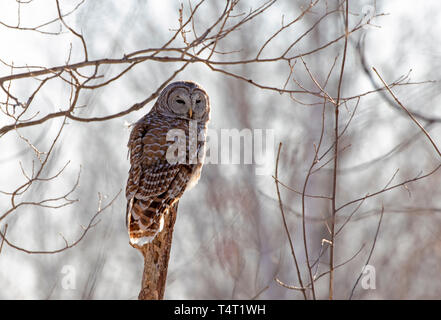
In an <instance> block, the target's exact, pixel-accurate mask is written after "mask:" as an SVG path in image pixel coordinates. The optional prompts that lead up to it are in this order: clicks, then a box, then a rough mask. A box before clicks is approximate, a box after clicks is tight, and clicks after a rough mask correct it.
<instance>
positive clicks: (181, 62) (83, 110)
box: [0, 0, 441, 299]
mask: <svg viewBox="0 0 441 320" xmlns="http://www.w3.org/2000/svg"><path fill="white" fill-rule="evenodd" d="M429 2H430V5H427V4H426V6H417V5H416V4H415V3H414V2H413V1H372V0H366V1H348V4H349V10H348V14H347V15H346V12H345V6H346V4H347V3H346V1H288V0H279V1H269V2H265V1H259V2H256V1H248V0H241V1H225V2H222V1H202V2H197V1H190V2H183V3H182V4H181V3H179V2H177V1H162V2H161V3H156V2H153V1H141V0H130V1H125V2H124V4H123V3H122V2H120V1H75V2H73V1H61V0H60V1H59V2H58V1H56V2H50V3H49V2H45V1H41V0H40V1H39V0H31V1H29V2H26V3H25V2H23V1H14V0H8V1H2V3H1V4H0V7H1V10H0V24H1V25H0V32H1V34H2V38H3V39H4V44H5V45H4V46H3V47H2V53H1V55H0V59H1V61H2V63H1V64H0V74H1V78H0V83H1V85H2V87H1V89H2V91H1V92H0V102H1V104H0V106H1V111H2V112H1V114H0V150H2V152H1V154H0V190H1V191H2V193H0V231H1V232H2V234H4V235H5V238H6V239H7V240H3V241H2V240H0V245H1V247H0V248H1V249H0V284H1V286H2V288H4V290H1V292H0V298H2V299H16V298H31V299H62V298H74V299H100V298H101V299H102V298H112V299H136V297H137V296H138V293H139V289H140V282H141V277H142V268H143V265H142V257H141V255H140V254H139V253H138V252H136V250H133V249H132V248H131V247H130V246H129V245H128V237H127V232H126V228H125V224H124V219H125V206H126V202H125V198H124V196H123V192H122V193H120V191H121V190H122V189H124V188H125V183H126V179H127V171H128V168H129V163H128V160H127V147H126V144H127V141H128V135H129V132H130V128H129V127H128V124H130V123H132V122H134V121H136V120H137V119H138V118H140V117H141V116H142V115H144V114H145V113H146V112H147V111H148V110H149V109H150V107H151V106H152V104H153V102H154V99H155V98H156V95H157V93H158V92H159V91H160V89H161V88H162V87H163V86H164V85H166V84H167V83H168V82H169V81H171V80H179V79H189V80H193V81H196V82H199V83H201V84H202V85H203V86H204V88H206V90H207V91H208V93H209V94H210V98H211V104H212V120H211V122H210V128H211V129H213V130H215V131H216V132H220V130H221V129H239V130H241V129H244V128H250V129H272V130H274V135H275V141H276V144H275V147H276V148H277V145H278V143H279V142H282V143H283V147H282V149H281V150H280V157H279V159H278V179H279V180H280V182H281V183H283V184H284V185H286V186H287V187H289V188H287V187H285V186H284V185H281V184H279V185H278V187H279V190H280V199H279V197H278V194H277V192H276V185H275V179H274V174H275V171H274V170H275V166H276V158H275V157H274V158H273V159H268V161H267V163H266V166H265V168H266V169H267V170H266V171H265V172H266V174H265V175H256V165H255V164H253V165H245V164H240V165H235V164H207V165H205V167H204V170H203V173H202V178H201V180H200V182H199V184H198V185H197V186H196V187H195V188H194V189H193V190H192V191H190V192H188V193H186V194H185V196H184V197H183V199H182V200H181V201H180V207H179V214H178V217H177V222H176V225H175V233H174V241H173V248H172V253H171V255H172V256H171V259H170V264H169V274H168V282H167V290H166V297H165V298H168V299H207V298H208V299H252V298H257V299H304V298H305V297H306V298H313V296H314V295H313V293H312V290H311V289H312V288H311V287H310V286H309V287H307V288H305V289H304V290H298V288H297V289H292V288H291V289H289V288H287V287H286V286H296V287H299V286H300V284H299V277H298V275H299V274H300V276H301V278H302V280H303V281H302V282H303V285H304V286H307V285H308V284H309V283H310V281H309V279H310V276H311V274H312V275H313V276H316V277H319V278H318V279H316V281H315V282H314V284H315V287H314V293H315V297H316V298H319V299H327V298H328V297H329V273H328V271H329V262H330V257H329V244H330V240H331V236H330V232H329V230H330V223H331V224H332V211H333V210H332V206H331V202H332V201H331V199H330V198H332V194H333V182H334V180H335V177H336V197H335V199H334V200H335V206H336V210H338V209H339V208H341V209H339V210H338V211H337V212H336V218H335V231H336V237H335V239H334V249H335V252H334V258H333V260H334V267H336V269H335V270H334V272H333V273H334V281H333V282H334V286H333V297H334V298H337V299H346V298H349V297H350V296H351V293H352V291H353V296H352V298H354V299H373V298H375V299H379V298H380V299H382V298H393V299H403V298H438V297H439V296H440V294H441V282H440V280H437V279H438V277H437V271H438V269H439V267H438V261H439V260H440V258H441V257H440V255H441V251H440V250H439V248H440V246H439V242H440V239H439V235H438V234H439V232H438V230H439V228H440V218H439V213H440V212H441V206H440V203H439V199H441V197H440V196H439V195H438V193H439V192H440V190H438V189H439V188H438V186H439V185H440V183H439V182H440V172H439V171H438V170H436V169H438V168H439V165H440V157H439V156H438V155H437V153H436V152H435V151H434V148H433V146H432V145H431V143H430V142H429V141H428V139H427V137H426V136H425V135H424V134H423V133H422V131H421V130H420V129H419V128H418V127H417V126H416V125H415V123H414V122H413V121H412V120H411V119H410V118H409V116H408V115H407V114H406V113H405V112H402V110H401V108H400V107H399V106H398V105H397V103H396V102H395V101H394V100H393V98H392V96H391V95H390V94H389V92H388V91H387V90H385V88H384V86H383V84H382V83H381V81H380V79H379V78H378V77H377V75H375V73H374V72H373V71H372V69H371V68H372V67H373V66H374V67H375V68H376V69H377V70H379V73H380V75H381V77H382V78H383V79H385V81H386V82H387V83H388V84H389V86H390V87H391V88H392V90H393V92H394V93H395V94H396V95H397V96H398V97H399V99H400V101H401V102H402V103H403V105H405V106H406V107H407V108H408V109H410V110H411V112H412V113H413V115H414V116H415V117H416V119H417V120H418V121H420V123H421V124H422V125H423V126H424V127H425V128H426V130H427V131H428V133H429V134H430V136H431V137H432V139H433V140H434V141H435V143H437V142H438V144H439V141H440V140H441V131H440V128H439V125H438V124H439V122H440V121H441V120H440V119H441V111H440V110H439V108H437V103H436V102H437V96H438V95H439V94H440V92H441V90H440V85H439V82H437V81H438V80H439V70H440V67H441V66H440V61H441V60H440V55H441V51H440V45H439V41H438V34H437V30H439V24H440V23H441V22H440V19H438V17H437V15H436V14H434V13H436V12H438V11H437V10H436V9H435V8H439V9H441V8H440V4H439V3H438V2H436V1H429ZM230 9H231V10H230ZM440 12H441V11H440ZM347 17H348V18H349V19H348V31H350V33H349V34H348V37H347V38H346V37H345V21H346V18H347ZM422 21H423V22H422ZM48 22H50V23H49V24H47V23H48ZM187 22H188V23H187ZM185 23H187V24H185ZM170 39H172V40H173V41H172V42H170V43H168V41H169V40H170ZM346 39H347V49H346V55H344V51H345V49H344V47H345V42H346ZM262 47H264V48H263V49H262ZM261 49H262V50H261ZM140 50H143V51H141V52H139V51H140ZM106 59H113V60H106ZM343 61H344V62H345V64H344V72H343V76H342V73H341V69H342V62H343ZM78 63H80V64H81V65H79V66H78V65H75V64H78ZM34 66H36V67H34ZM56 66H61V67H60V68H59V69H51V68H53V67H56ZM67 66H69V67H67ZM97 66H99V67H97ZM181 68H182V70H181V71H179V73H176V74H175V72H176V71H177V70H180V69H181ZM37 70H38V71H39V72H41V73H40V74H37V75H36V74H31V73H30V72H31V71H37ZM18 74H25V76H17V75H18ZM45 79H47V80H45ZM339 87H340V89H339ZM338 92H340V100H341V101H340V102H339V104H338V105H339V126H338V132H340V133H342V132H343V134H341V137H339V139H338V141H339V143H338V148H339V149H338V150H339V152H338V166H337V168H335V167H334V159H335V153H334V151H333V147H334V143H335V128H334V126H335V103H336V100H337V96H338ZM34 93H35V94H34ZM66 110H67V111H66ZM101 118H102V119H101ZM107 118H109V119H107ZM41 119H44V121H41ZM98 120H99V121H98ZM57 137H58V138H57ZM320 141H321V143H320ZM319 146H320V149H318V147H319ZM328 150H329V151H328ZM327 151H328V152H327ZM218 152H219V154H221V153H222V152H225V150H222V148H219V150H218ZM274 155H277V150H274ZM46 158H47V159H48V160H47V161H45V159H46ZM316 160H320V161H316ZM66 164H68V165H67V166H66ZM312 164H313V165H314V166H313V167H312ZM39 168H43V169H42V173H41V176H38V177H39V178H44V179H46V178H50V177H53V179H51V180H49V181H45V180H40V181H39V180H38V179H37V180H35V181H34V180H32V177H35V175H36V174H37V173H38V172H39ZM310 168H312V170H310ZM335 169H336V170H335ZM334 171H335V173H336V174H335V175H334ZM308 172H309V174H308ZM26 175H27V176H28V177H31V179H30V180H31V181H32V183H30V184H29V186H28V185H26V183H28V182H29V181H30V180H29V179H27V178H26ZM426 175H427V177H426ZM423 177H424V179H423ZM306 178H308V179H307V180H308V181H307V184H306V183H305V180H306ZM414 179H417V180H416V181H414V182H412V181H410V180H414ZM77 181H78V183H77ZM407 181H408V182H407ZM22 185H24V187H23V188H22V189H18V188H20V186H22ZM305 186H306V187H305ZM395 186H396V187H395ZM388 188H391V190H389V189H388ZM15 190H18V193H20V192H22V191H25V192H24V194H23V195H20V194H18V193H15V194H14V191H15ZM293 190H295V191H293ZM383 191H387V192H383ZM377 192H378V194H376V193H377ZM372 195H375V196H372ZM311 196H314V197H311ZM11 199H13V200H15V204H14V201H11ZM196 199H204V203H203V205H201V203H200V201H196ZM279 200H281V202H282V208H283V211H284V217H285V220H286V227H287V228H286V229H285V227H284V223H283V219H282V216H281V210H280V201H279ZM302 200H303V201H302ZM355 200H356V201H355ZM42 201H43V202H42ZM352 201H353V202H352ZM22 202H24V203H25V204H23V205H20V206H17V204H18V203H22ZM48 206H52V207H59V208H57V209H53V208H48ZM303 212H304V214H305V215H304V219H303V218H302V213H303ZM380 217H382V220H381V225H380V224H379V221H380ZM303 222H305V228H304V229H303V224H302V223H303ZM6 226H7V227H6ZM342 226H344V227H343V228H342V229H341V232H340V228H341V227H342ZM287 230H288V231H289V233H290V236H291V238H292V244H293V247H292V249H293V250H294V252H295V253H296V260H297V262H298V266H299V269H300V270H299V273H297V270H296V266H295V265H294V263H293V257H292V250H291V247H290V244H289V241H288V240H287V233H286V231H287ZM85 231H86V233H85ZM377 231H378V233H377ZM60 234H61V236H60ZM304 234H305V235H306V244H307V248H308V259H307V257H306V256H305V250H304V249H305V248H304V247H305V245H304V244H305V242H304V239H303V235H304ZM2 239H3V238H2ZM78 240H80V241H78ZM77 241H78V242H77ZM374 243H375V247H374V248H373V244H374ZM14 246H15V247H14ZM70 246H73V247H72V248H69V247H70ZM23 250H26V251H27V252H24V251H23ZM29 251H37V253H39V254H32V253H30V252H29ZM53 251H60V252H58V253H52V252H53ZM44 252H46V253H44ZM371 253H372V254H371ZM368 257H370V259H369V265H371V266H373V267H374V268H375V271H376V273H375V275H376V281H375V283H376V289H375V290H365V289H363V288H362V286H361V285H360V283H358V286H357V287H355V289H354V285H355V284H356V281H357V279H358V278H359V276H360V273H361V272H362V268H363V267H364V265H365V264H366V263H367V259H368ZM308 265H309V266H310V267H311V274H310V272H309V269H308ZM340 265H341V266H340ZM66 266H68V267H69V268H66ZM337 266H338V267H337ZM66 270H67V272H66ZM69 272H71V273H72V272H73V273H74V274H73V275H72V274H71V275H72V276H73V277H72V278H71V279H72V281H73V283H71V285H70V286H67V287H66V285H65V281H64V282H63V279H64V280H65V279H66V278H65V277H66V276H67V275H68V274H67V273H69ZM322 274H323V276H321V275H322ZM353 289H354V290H353ZM303 292H304V294H303Z"/></svg>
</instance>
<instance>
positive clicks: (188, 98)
mask: <svg viewBox="0 0 441 320" xmlns="http://www.w3.org/2000/svg"><path fill="white" fill-rule="evenodd" d="M153 108H154V109H155V111H156V112H158V113H160V114H162V115H165V116H171V117H177V118H181V119H186V120H197V121H203V122H206V121H208V120H209V119H210V100H209V98H208V95H207V93H206V92H205V90H204V89H203V88H202V87H201V86H200V85H198V84H197V83H195V82H192V81H176V82H173V83H170V84H169V85H168V86H167V87H165V88H164V90H162V92H161V94H160V95H159V97H158V100H157V102H156V104H155V106H154V107H153Z"/></svg>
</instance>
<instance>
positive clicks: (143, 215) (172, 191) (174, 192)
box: [126, 121, 195, 245]
mask: <svg viewBox="0 0 441 320" xmlns="http://www.w3.org/2000/svg"><path fill="white" fill-rule="evenodd" d="M149 129H150V130H149ZM159 129H160V127H159ZM159 129H158V124H157V123H153V126H151V127H150V128H149V126H148V121H144V122H139V123H137V124H136V125H135V127H134V128H133V130H132V132H131V135H130V139H129V144H128V147H129V152H130V163H131V168H130V171H129V179H128V181H127V188H126V197H127V201H128V202H127V212H126V224H127V226H128V228H129V235H130V241H131V243H132V244H138V245H139V244H141V243H145V242H146V241H151V240H152V239H153V238H154V237H155V235H156V234H157V233H158V232H160V231H161V229H162V227H161V225H162V221H163V220H162V219H163V214H164V213H165V212H166V211H167V210H168V209H169V208H170V207H171V206H172V205H175V204H176V203H177V201H178V200H179V198H180V197H181V196H182V194H183V193H184V191H185V189H186V187H187V185H188V181H189V179H190V177H191V173H192V172H193V170H194V166H195V165H192V164H180V163H175V164H172V163H169V162H168V161H167V159H166V151H167V148H168V146H169V145H170V144H171V142H167V141H165V139H164V136H165V135H163V134H161V132H158V130H159ZM161 138H162V139H163V140H162V141H161Z"/></svg>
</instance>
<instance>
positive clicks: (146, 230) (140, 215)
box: [126, 197, 177, 246]
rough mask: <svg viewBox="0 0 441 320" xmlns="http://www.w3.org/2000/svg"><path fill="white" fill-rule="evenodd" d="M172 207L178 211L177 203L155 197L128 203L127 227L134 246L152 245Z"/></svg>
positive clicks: (133, 199) (132, 200) (134, 199)
mask: <svg viewBox="0 0 441 320" xmlns="http://www.w3.org/2000/svg"><path fill="white" fill-rule="evenodd" d="M170 206H173V207H174V209H175V210H177V201H173V200H172V199H163V198H161V197H155V198H151V199H147V200H141V199H136V198H132V199H131V200H130V201H128V203H127V215H126V225H127V228H128V232H129V238H130V244H131V245H132V246H143V245H144V244H146V243H151V242H152V241H153V239H154V238H155V237H156V235H157V234H158V233H159V232H161V231H162V228H163V226H164V215H165V214H167V213H168V210H169V208H170Z"/></svg>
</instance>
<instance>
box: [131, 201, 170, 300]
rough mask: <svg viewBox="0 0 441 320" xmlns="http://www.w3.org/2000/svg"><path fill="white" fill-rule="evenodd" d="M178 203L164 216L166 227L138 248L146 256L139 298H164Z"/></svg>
mask: <svg viewBox="0 0 441 320" xmlns="http://www.w3.org/2000/svg"><path fill="white" fill-rule="evenodd" d="M177 211H178V203H176V204H175V205H174V206H173V207H172V208H170V210H169V212H168V213H167V214H166V215H165V217H164V227H163V229H162V231H161V232H160V233H158V234H157V235H156V237H155V239H153V241H152V242H151V243H147V244H145V245H144V246H142V247H138V248H137V249H138V250H140V251H141V252H142V255H143V256H144V273H143V275H142V283H141V291H140V293H139V296H138V299H139V300H162V299H163V298H164V292H165V283H166V280H167V269H168V261H169V259H170V250H171V246H172V238H173V227H174V225H175V221H176V214H177Z"/></svg>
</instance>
